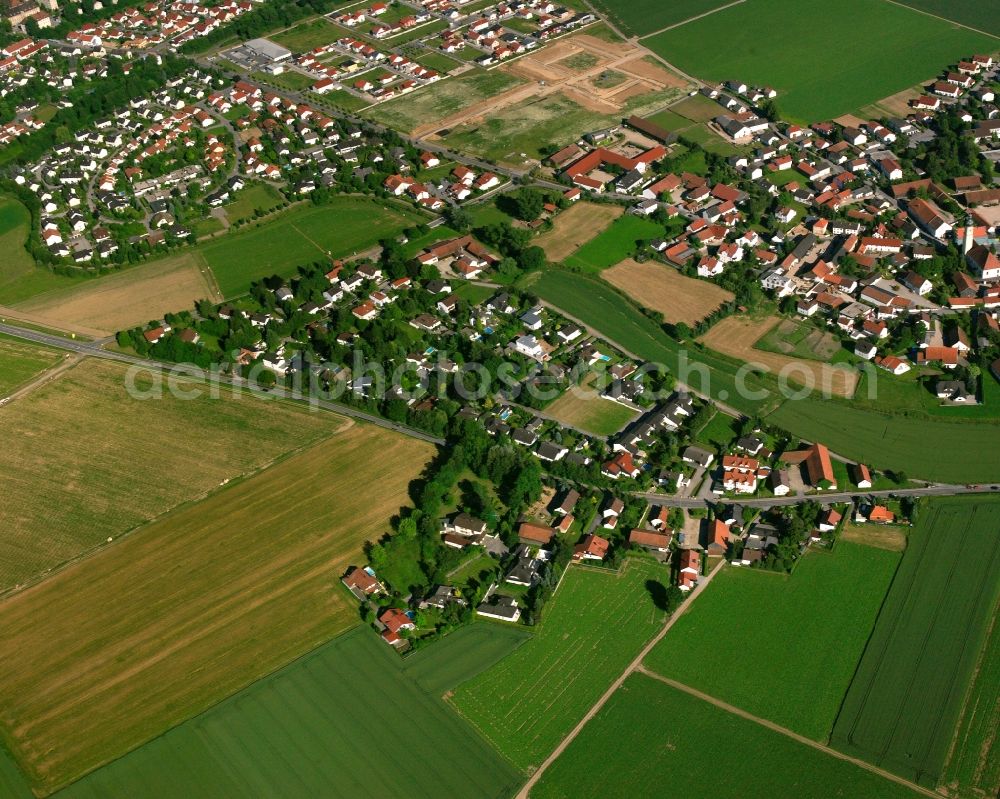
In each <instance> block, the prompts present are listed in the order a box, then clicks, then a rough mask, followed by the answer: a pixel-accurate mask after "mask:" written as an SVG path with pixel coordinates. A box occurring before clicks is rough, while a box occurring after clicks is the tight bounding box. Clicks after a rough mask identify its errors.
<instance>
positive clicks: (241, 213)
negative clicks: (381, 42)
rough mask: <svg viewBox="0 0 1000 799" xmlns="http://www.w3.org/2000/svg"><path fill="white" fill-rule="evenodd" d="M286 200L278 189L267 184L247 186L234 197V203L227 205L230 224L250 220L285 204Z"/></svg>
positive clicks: (226, 209)
mask: <svg viewBox="0 0 1000 799" xmlns="http://www.w3.org/2000/svg"><path fill="white" fill-rule="evenodd" d="M284 201H285V198H284V197H282V196H281V194H280V193H279V192H278V190H277V189H275V188H274V187H273V186H270V185H268V184H267V183H254V184H252V185H250V186H245V187H244V188H242V189H240V190H239V191H238V192H236V193H235V194H234V195H233V200H232V202H229V203H226V205H225V211H226V216H227V217H228V218H229V221H230V222H237V221H239V220H241V219H250V218H251V217H252V216H253V215H254V214H255V213H257V212H260V213H263V212H265V211H270V210H271V209H272V208H276V207H277V206H279V205H282V204H284Z"/></svg>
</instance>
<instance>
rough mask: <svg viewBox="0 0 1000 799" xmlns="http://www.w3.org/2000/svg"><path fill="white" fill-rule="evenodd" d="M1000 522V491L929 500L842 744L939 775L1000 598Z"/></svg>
mask: <svg viewBox="0 0 1000 799" xmlns="http://www.w3.org/2000/svg"><path fill="white" fill-rule="evenodd" d="M998 530H1000V500H997V499H994V498H992V497H991V498H982V497H975V498H973V497H967V498H962V499H947V500H937V501H932V502H931V503H929V504H927V505H926V506H925V507H924V508H923V511H922V513H921V516H920V519H919V521H918V522H917V525H916V527H915V528H914V530H913V531H912V532H911V534H910V537H909V547H908V548H907V550H906V554H905V555H904V557H903V562H902V564H901V565H900V568H899V573H898V574H897V576H896V578H895V580H894V581H893V584H892V589H891V590H890V592H889V596H888V597H887V599H886V602H885V605H884V607H883V609H882V612H881V613H880V614H879V619H878V623H877V624H876V626H875V631H874V632H873V633H872V637H871V639H870V641H869V642H868V645H867V647H866V648H865V653H864V656H863V657H862V659H861V662H860V664H859V666H858V671H857V674H856V675H855V677H854V680H853V681H852V682H851V687H850V690H848V692H847V696H846V697H845V699H844V704H843V708H842V709H841V711H840V715H839V716H838V717H837V723H836V725H835V726H834V729H833V736H832V739H831V740H832V742H833V745H834V746H836V747H837V748H839V749H843V750H844V751H845V752H847V753H849V754H852V755H855V756H856V757H861V758H864V759H867V760H870V761H872V762H873V763H875V764H876V765H879V766H881V767H883V768H885V769H888V770H890V771H894V772H896V773H898V774H900V775H902V776H904V777H906V778H908V779H911V780H914V781H916V782H920V783H922V784H926V785H928V786H930V787H933V786H934V784H935V783H936V782H937V781H938V779H939V777H940V776H941V775H942V772H943V768H944V764H945V759H946V757H947V754H948V749H949V745H950V744H951V741H952V737H953V735H954V732H955V727H956V725H957V723H958V719H959V714H960V712H961V709H962V706H963V702H964V699H965V696H966V692H967V689H968V687H969V683H970V679H971V676H972V672H973V669H974V667H975V664H976V661H977V659H978V657H979V653H980V652H981V650H982V647H983V645H984V642H985V634H986V628H987V626H988V624H989V623H990V621H991V619H992V617H993V614H994V613H995V610H996V603H997V598H998V596H1000V537H998V536H997V531H998ZM994 687H995V686H994ZM994 712H995V711H994ZM994 720H995V719H994Z"/></svg>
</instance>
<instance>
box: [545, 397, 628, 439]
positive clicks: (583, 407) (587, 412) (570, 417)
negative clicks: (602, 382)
mask: <svg viewBox="0 0 1000 799" xmlns="http://www.w3.org/2000/svg"><path fill="white" fill-rule="evenodd" d="M545 412H546V413H547V414H548V415H549V416H551V417H552V418H554V419H556V420H558V421H560V422H562V423H563V424H566V425H569V426H570V427H575V428H577V429H580V430H585V431H586V432H588V433H592V434H593V435H596V436H610V435H612V434H614V433H617V432H618V431H619V430H621V429H622V428H623V427H625V425H627V424H628V423H629V422H631V421H632V420H633V419H635V418H636V416H637V414H636V412H635V411H634V410H632V409H631V408H627V407H625V406H624V405H621V404H620V403H617V402H614V401H612V400H607V399H602V398H601V397H600V396H599V395H598V393H597V392H596V391H594V390H592V389H589V388H585V387H582V386H572V387H570V388H569V389H568V390H567V391H566V392H565V393H563V395H562V396H561V397H559V398H558V399H557V400H556V401H555V402H553V403H552V404H551V405H549V406H548V407H547V408H546V409H545Z"/></svg>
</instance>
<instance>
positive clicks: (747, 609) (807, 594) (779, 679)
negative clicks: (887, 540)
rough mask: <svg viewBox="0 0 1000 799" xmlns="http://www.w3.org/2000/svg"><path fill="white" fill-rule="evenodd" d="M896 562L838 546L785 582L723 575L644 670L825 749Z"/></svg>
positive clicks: (756, 574)
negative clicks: (796, 734) (649, 670)
mask: <svg viewBox="0 0 1000 799" xmlns="http://www.w3.org/2000/svg"><path fill="white" fill-rule="evenodd" d="M898 563H899V553H897V552H889V551H887V550H883V549H873V548H871V547H865V546H861V545H858V544H851V543H848V542H844V541H841V542H840V543H838V544H837V547H836V549H835V551H834V552H832V553H830V552H812V553H809V554H808V555H807V556H806V557H805V558H803V559H802V561H801V562H800V563H799V564H798V565H797V566H796V567H795V571H794V572H793V573H792V574H791V575H790V576H788V575H784V574H780V575H779V574H776V573H773V572H766V571H761V570H752V569H739V568H736V569H734V568H730V569H727V570H726V571H725V572H723V573H722V574H720V575H718V576H717V577H716V578H715V580H714V581H713V583H712V585H711V586H710V587H709V589H708V590H707V591H706V592H705V593H704V594H703V595H702V596H700V597H699V598H698V601H697V602H695V603H694V605H692V607H691V610H690V611H688V612H687V613H686V614H684V616H682V617H681V618H680V619H679V620H678V621H677V623H676V624H675V625H674V627H673V629H671V630H670V632H669V633H668V634H667V635H666V637H665V638H664V639H663V640H662V641H660V643H658V644H657V645H656V647H655V648H654V649H653V651H652V652H650V654H649V657H648V658H646V666H647V667H648V668H650V669H651V670H652V671H655V672H658V673H660V674H662V675H663V676H665V677H670V678H671V679H674V680H677V681H678V682H682V683H684V684H685V685H690V686H691V687H692V688H697V689H698V690H700V691H704V692H705V693H707V694H710V695H712V696H715V697H717V698H719V699H721V700H723V701H724V702H728V703H729V704H732V705H736V706H737V707H740V708H743V709H744V710H747V711H749V712H750V713H753V714H754V715H755V716H760V717H762V718H766V719H770V720H771V721H774V722H777V723H778V724H780V725H781V726H783V727H787V728H789V729H791V730H793V731H795V732H797V733H800V734H801V735H805V736H807V737H809V738H812V739H813V740H815V741H820V742H823V743H825V742H826V740H827V738H828V737H829V734H830V728H831V727H832V726H833V722H834V719H835V718H836V716H837V711H838V710H839V709H840V703H841V701H842V700H843V698H844V693H845V692H846V691H847V686H848V685H850V682H851V677H853V676H854V669H855V668H856V666H857V664H858V660H859V659H860V657H861V652H862V650H864V648H865V642H866V641H867V640H868V636H869V634H870V633H871V630H872V627H873V626H874V624H875V617H876V616H877V615H878V611H879V607H880V606H881V604H882V600H883V598H884V597H885V592H886V589H887V588H888V587H889V583H890V582H891V581H892V575H893V573H894V571H895V569H896V565H897V564H898ZM778 653H780V656H779V654H778Z"/></svg>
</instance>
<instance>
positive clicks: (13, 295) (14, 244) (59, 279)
mask: <svg viewBox="0 0 1000 799" xmlns="http://www.w3.org/2000/svg"><path fill="white" fill-rule="evenodd" d="M30 225H31V214H30V213H29V212H28V209H27V208H25V207H24V206H23V205H22V204H21V203H20V202H18V201H17V200H15V199H13V198H12V197H6V196H4V195H0V253H3V257H0V305H13V304H14V303H17V302H21V301H22V300H26V299H28V298H29V297H33V296H35V295H36V294H41V293H42V292H43V291H51V290H52V289H59V288H66V287H69V286H75V285H77V284H78V283H80V282H81V281H80V280H74V279H73V278H71V277H64V276H63V275H56V274H53V273H52V272H50V271H49V270H48V269H42V268H41V267H38V266H35V262H34V260H33V259H32V258H31V255H30V254H29V253H28V251H27V250H26V249H24V242H25V241H26V240H27V238H28V229H29V226H30Z"/></svg>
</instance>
